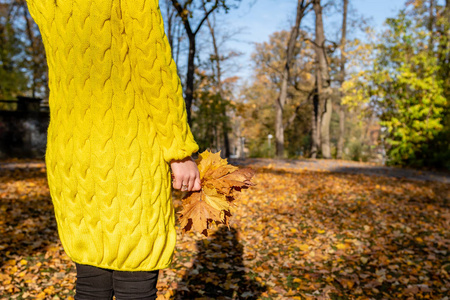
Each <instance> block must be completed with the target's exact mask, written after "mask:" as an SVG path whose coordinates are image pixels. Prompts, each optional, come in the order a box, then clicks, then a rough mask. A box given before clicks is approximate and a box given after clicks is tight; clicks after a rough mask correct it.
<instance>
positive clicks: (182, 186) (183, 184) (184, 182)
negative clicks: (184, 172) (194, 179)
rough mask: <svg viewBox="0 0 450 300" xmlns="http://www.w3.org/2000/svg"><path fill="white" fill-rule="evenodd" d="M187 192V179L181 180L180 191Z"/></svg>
mask: <svg viewBox="0 0 450 300" xmlns="http://www.w3.org/2000/svg"><path fill="white" fill-rule="evenodd" d="M188 190H189V178H186V177H185V178H183V181H182V184H181V191H183V192H186V191H188Z"/></svg>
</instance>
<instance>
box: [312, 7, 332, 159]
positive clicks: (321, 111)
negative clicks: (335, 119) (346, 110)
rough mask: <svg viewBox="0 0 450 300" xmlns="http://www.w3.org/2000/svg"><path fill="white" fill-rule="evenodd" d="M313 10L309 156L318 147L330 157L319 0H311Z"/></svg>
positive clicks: (328, 87) (329, 109) (326, 75)
mask: <svg viewBox="0 0 450 300" xmlns="http://www.w3.org/2000/svg"><path fill="white" fill-rule="evenodd" d="M313 9H314V12H315V16H316V18H315V40H314V45H315V49H316V60H317V65H316V94H315V96H314V97H313V106H314V110H313V118H312V122H313V123H312V149H311V157H313V158H315V157H316V156H317V152H318V149H319V145H320V146H321V150H322V157H323V158H331V150H330V122H331V113H332V107H333V105H332V102H331V81H330V74H329V71H328V61H327V54H326V46H325V33H324V27H323V17H322V5H321V3H320V0H313Z"/></svg>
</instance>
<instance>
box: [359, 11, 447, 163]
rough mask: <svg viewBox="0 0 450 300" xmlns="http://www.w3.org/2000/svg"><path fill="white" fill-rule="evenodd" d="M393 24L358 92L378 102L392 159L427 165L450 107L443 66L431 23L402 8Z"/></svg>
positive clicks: (370, 101)
mask: <svg viewBox="0 0 450 300" xmlns="http://www.w3.org/2000/svg"><path fill="white" fill-rule="evenodd" d="M387 25H388V26H389V28H388V30H387V31H386V32H385V33H384V34H383V36H382V40H381V41H380V43H379V44H378V45H377V47H376V48H374V50H375V51H376V58H375V61H374V63H373V68H372V69H371V70H366V71H363V72H362V75H361V77H362V78H364V81H363V82H362V83H361V84H360V85H359V88H358V91H357V92H356V94H355V96H356V97H358V98H359V99H360V100H359V101H361V100H362V101H363V102H364V101H365V102H366V103H368V104H370V105H371V106H372V107H373V111H374V112H375V113H377V115H378V117H379V119H380V124H381V125H382V126H383V127H384V129H385V132H384V141H385V144H386V147H387V154H388V157H389V161H388V163H390V164H399V165H413V166H423V165H426V164H427V162H429V161H430V159H431V157H432V156H433V153H432V151H430V150H431V149H430V145H433V143H434V142H435V140H436V138H438V136H439V134H440V133H441V132H442V131H443V129H444V126H443V117H444V112H445V109H446V107H448V102H447V100H446V99H445V97H444V92H443V86H442V84H443V81H442V80H440V79H439V77H438V76H437V74H438V73H439V69H440V65H439V64H438V60H437V56H436V55H435V53H433V52H431V51H429V40H430V34H431V33H430V32H427V31H426V30H423V29H424V26H426V25H425V23H422V21H420V22H417V21H414V20H413V19H411V18H409V17H408V16H407V14H406V13H405V11H402V12H401V13H400V14H399V15H398V17H397V18H393V19H388V20H387ZM425 28H426V27H425ZM363 99H367V100H363ZM447 145H448V144H447Z"/></svg>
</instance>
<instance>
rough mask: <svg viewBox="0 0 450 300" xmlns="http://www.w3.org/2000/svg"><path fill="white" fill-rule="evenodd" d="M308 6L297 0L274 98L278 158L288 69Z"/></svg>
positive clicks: (281, 137) (282, 142) (281, 138)
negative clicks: (276, 94)
mask: <svg viewBox="0 0 450 300" xmlns="http://www.w3.org/2000/svg"><path fill="white" fill-rule="evenodd" d="M307 6H309V3H305V0H298V3H297V15H296V18H295V25H294V26H293V27H292V29H291V32H290V34H289V41H288V46H287V49H286V63H285V65H284V70H283V76H282V82H281V90H280V96H279V97H278V99H277V100H276V103H275V106H276V114H275V143H276V156H277V157H279V158H282V157H284V126H283V110H284V105H285V104H286V100H287V88H288V82H289V75H290V74H289V69H290V66H291V65H292V60H293V58H294V50H295V43H296V42H297V39H298V36H299V33H300V24H301V22H302V19H303V16H304V13H305V10H306V8H307Z"/></svg>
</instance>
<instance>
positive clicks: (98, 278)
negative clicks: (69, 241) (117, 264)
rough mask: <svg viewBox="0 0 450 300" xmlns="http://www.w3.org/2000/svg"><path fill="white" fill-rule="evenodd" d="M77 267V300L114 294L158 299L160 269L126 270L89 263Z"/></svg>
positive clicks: (94, 299)
mask: <svg viewBox="0 0 450 300" xmlns="http://www.w3.org/2000/svg"><path fill="white" fill-rule="evenodd" d="M75 265H76V267H77V281H76V295H75V300H111V299H112V297H113V295H115V296H116V299H117V300H122V299H136V300H138V299H140V300H154V299H156V292H157V290H156V283H157V281H158V273H159V271H158V270H156V271H138V272H126V271H115V270H109V269H102V268H97V267H93V266H89V265H80V264H77V263H75Z"/></svg>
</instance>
